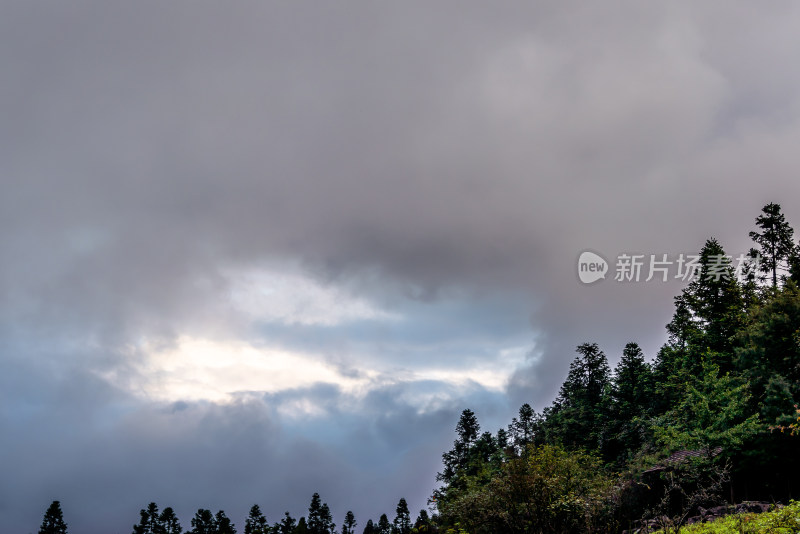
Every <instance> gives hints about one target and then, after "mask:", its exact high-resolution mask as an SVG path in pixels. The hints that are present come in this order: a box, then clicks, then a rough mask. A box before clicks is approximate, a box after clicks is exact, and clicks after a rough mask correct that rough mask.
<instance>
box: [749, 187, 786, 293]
mask: <svg viewBox="0 0 800 534" xmlns="http://www.w3.org/2000/svg"><path fill="white" fill-rule="evenodd" d="M756 226H758V228H759V229H760V232H759V231H752V232H750V239H752V240H753V241H755V242H756V244H757V245H758V246H759V247H760V248H761V250H760V253H761V271H762V272H764V273H766V274H767V275H771V276H772V287H777V285H778V271H779V270H781V269H788V268H789V261H790V259H791V258H792V257H793V256H794V255H795V253H796V247H795V244H794V242H793V236H794V230H793V229H792V227H791V226H789V223H787V222H786V218H785V217H784V215H783V213H781V206H780V204H775V203H774V202H773V203H770V204H767V205H766V206H764V207H763V208H762V209H761V215H759V216H758V217H756Z"/></svg>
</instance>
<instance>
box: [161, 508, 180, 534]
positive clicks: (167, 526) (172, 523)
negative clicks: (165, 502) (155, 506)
mask: <svg viewBox="0 0 800 534" xmlns="http://www.w3.org/2000/svg"><path fill="white" fill-rule="evenodd" d="M159 521H160V522H161V527H162V528H163V529H164V530H163V532H164V534H181V532H183V527H181V523H180V521H178V517H177V516H176V515H175V511H174V510H173V509H172V508H170V507H169V506H167V507H166V508H164V511H163V512H161V517H160V518H159Z"/></svg>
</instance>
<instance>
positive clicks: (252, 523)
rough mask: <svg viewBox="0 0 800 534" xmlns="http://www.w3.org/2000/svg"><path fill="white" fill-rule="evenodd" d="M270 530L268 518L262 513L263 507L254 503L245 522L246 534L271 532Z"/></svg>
mask: <svg viewBox="0 0 800 534" xmlns="http://www.w3.org/2000/svg"><path fill="white" fill-rule="evenodd" d="M269 530H270V528H269V525H268V524H267V518H266V517H264V514H263V513H261V508H259V507H258V505H257V504H254V505H253V506H252V507H251V508H250V514H249V515H248V516H247V519H246V520H245V522H244V534H269Z"/></svg>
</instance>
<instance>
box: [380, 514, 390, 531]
mask: <svg viewBox="0 0 800 534" xmlns="http://www.w3.org/2000/svg"><path fill="white" fill-rule="evenodd" d="M378 534H392V524H391V523H389V518H388V517H386V514H381V517H380V519H378Z"/></svg>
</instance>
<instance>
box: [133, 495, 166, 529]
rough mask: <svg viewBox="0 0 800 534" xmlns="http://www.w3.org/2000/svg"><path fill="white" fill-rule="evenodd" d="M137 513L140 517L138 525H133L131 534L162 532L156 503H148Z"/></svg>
mask: <svg viewBox="0 0 800 534" xmlns="http://www.w3.org/2000/svg"><path fill="white" fill-rule="evenodd" d="M139 515H140V516H141V519H140V520H139V524H138V525H134V527H133V534H164V527H163V526H162V524H161V517H160V515H159V513H158V506H157V505H156V503H154V502H151V503H150V504H148V505H147V508H146V509H144V510H140V511H139Z"/></svg>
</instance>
